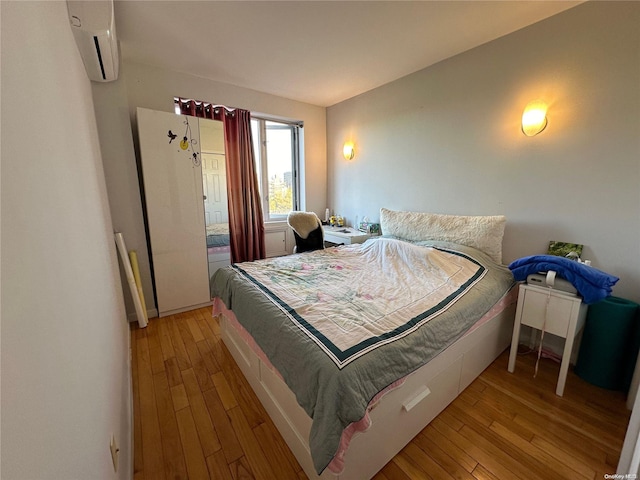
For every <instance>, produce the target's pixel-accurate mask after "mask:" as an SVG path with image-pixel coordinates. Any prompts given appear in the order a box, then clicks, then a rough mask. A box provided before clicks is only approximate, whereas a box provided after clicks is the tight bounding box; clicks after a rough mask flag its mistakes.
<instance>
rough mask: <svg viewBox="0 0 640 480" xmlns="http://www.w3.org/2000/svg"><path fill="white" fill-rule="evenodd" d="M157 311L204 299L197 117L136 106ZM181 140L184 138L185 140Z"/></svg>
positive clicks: (206, 299) (189, 305)
mask: <svg viewBox="0 0 640 480" xmlns="http://www.w3.org/2000/svg"><path fill="white" fill-rule="evenodd" d="M137 117H138V136H139V139H140V157H141V164H142V178H143V184H144V196H145V204H146V212H147V221H148V226H149V237H150V240H151V259H152V261H153V273H154V284H155V287H156V297H157V301H158V314H159V315H160V316H165V315H170V314H171V313H175V312H178V311H184V310H188V309H189V308H195V307H198V306H202V305H205V304H207V303H209V302H210V300H211V298H210V293H209V275H208V265H207V246H206V238H205V224H204V206H203V201H202V200H203V191H202V168H201V160H202V159H201V155H200V144H199V141H200V134H199V126H198V119H197V118H195V117H188V116H185V115H176V114H173V113H166V112H157V111H154V110H148V109H144V108H138V111H137ZM185 139H186V140H185Z"/></svg>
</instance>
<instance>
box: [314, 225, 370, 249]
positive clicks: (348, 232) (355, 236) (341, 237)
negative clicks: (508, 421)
mask: <svg viewBox="0 0 640 480" xmlns="http://www.w3.org/2000/svg"><path fill="white" fill-rule="evenodd" d="M322 228H323V229H324V239H325V240H326V241H327V242H332V243H337V244H338V245H351V244H352V243H363V242H365V241H366V240H367V239H368V238H371V234H369V233H364V232H361V231H360V230H356V229H355V228H351V227H327V226H323V227H322Z"/></svg>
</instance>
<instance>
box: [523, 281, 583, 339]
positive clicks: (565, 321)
mask: <svg viewBox="0 0 640 480" xmlns="http://www.w3.org/2000/svg"><path fill="white" fill-rule="evenodd" d="M547 301H548V302H549V307H548V309H547ZM572 308H573V302H571V301H567V299H565V298H562V297H558V296H556V295H551V296H549V294H548V293H547V292H534V291H532V290H527V291H526V292H525V297H524V306H523V312H526V314H524V315H522V321H521V323H522V324H523V325H529V326H530V327H533V328H537V329H539V330H541V329H542V325H543V324H544V319H545V313H546V318H547V324H546V325H545V328H544V329H545V331H546V332H549V333H551V334H553V335H558V336H559V337H563V338H566V337H567V330H568V328H569V321H570V320H571V310H572Z"/></svg>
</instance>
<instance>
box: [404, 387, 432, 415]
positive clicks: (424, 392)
mask: <svg viewBox="0 0 640 480" xmlns="http://www.w3.org/2000/svg"><path fill="white" fill-rule="evenodd" d="M430 394H431V390H429V387H426V386H425V387H422V388H421V389H420V390H419V391H418V392H417V393H416V394H415V395H414V396H413V398H411V399H410V400H407V401H406V402H404V403H403V404H402V409H403V410H404V411H405V412H408V411H410V410H411V409H412V408H413V407H415V406H416V405H418V404H419V403H420V402H421V401H422V400H424V399H425V398H427V397H428V396H429V395H430Z"/></svg>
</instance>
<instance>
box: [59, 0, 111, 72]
mask: <svg viewBox="0 0 640 480" xmlns="http://www.w3.org/2000/svg"><path fill="white" fill-rule="evenodd" d="M67 10H68V12H69V22H70V23H71V30H72V31H73V36H74V37H75V39H76V43H77V44H78V50H79V51H80V55H81V56H82V61H83V62H84V67H85V68H86V70H87V75H89V79H91V80H93V81H95V82H110V81H112V80H115V79H117V78H118V70H119V54H118V39H117V38H116V25H115V20H114V15H113V0H106V1H104V0H101V1H75V0H67Z"/></svg>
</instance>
